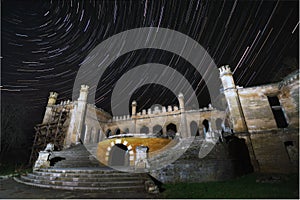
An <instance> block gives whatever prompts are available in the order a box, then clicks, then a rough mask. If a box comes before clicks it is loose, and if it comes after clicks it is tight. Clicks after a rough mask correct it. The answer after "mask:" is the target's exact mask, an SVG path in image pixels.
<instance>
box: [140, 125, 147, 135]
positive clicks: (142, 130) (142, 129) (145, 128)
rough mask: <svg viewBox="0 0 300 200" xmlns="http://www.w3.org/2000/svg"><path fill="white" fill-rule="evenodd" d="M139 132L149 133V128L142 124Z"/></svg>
mask: <svg viewBox="0 0 300 200" xmlns="http://www.w3.org/2000/svg"><path fill="white" fill-rule="evenodd" d="M140 133H146V134H148V133H149V128H148V127H147V126H143V127H142V128H141V130H140Z"/></svg>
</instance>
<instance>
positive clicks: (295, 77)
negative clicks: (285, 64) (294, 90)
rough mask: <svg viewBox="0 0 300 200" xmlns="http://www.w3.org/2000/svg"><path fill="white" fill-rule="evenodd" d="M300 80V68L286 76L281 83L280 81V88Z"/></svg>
mask: <svg viewBox="0 0 300 200" xmlns="http://www.w3.org/2000/svg"><path fill="white" fill-rule="evenodd" d="M296 80H299V70H297V71H296V72H294V73H292V74H290V75H289V76H287V77H285V78H284V79H283V80H282V81H281V82H280V83H279V89H280V88H282V87H283V86H286V85H289V84H291V83H293V82H294V81H296Z"/></svg>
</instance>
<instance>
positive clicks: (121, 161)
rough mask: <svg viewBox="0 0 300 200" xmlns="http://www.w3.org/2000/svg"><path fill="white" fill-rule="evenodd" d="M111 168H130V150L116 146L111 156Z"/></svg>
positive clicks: (121, 145)
mask: <svg viewBox="0 0 300 200" xmlns="http://www.w3.org/2000/svg"><path fill="white" fill-rule="evenodd" d="M109 165H110V166H128V165H129V155H128V149H127V147H126V146H125V145H123V144H115V145H114V146H113V147H112V148H111V151H110V156H109Z"/></svg>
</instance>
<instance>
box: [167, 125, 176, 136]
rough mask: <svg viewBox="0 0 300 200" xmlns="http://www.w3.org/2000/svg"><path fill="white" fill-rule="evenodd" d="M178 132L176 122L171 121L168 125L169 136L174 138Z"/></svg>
mask: <svg viewBox="0 0 300 200" xmlns="http://www.w3.org/2000/svg"><path fill="white" fill-rule="evenodd" d="M176 133H177V127H176V125H175V124H173V123H170V124H169V125H168V126H167V136H168V137H170V138H174V137H175V135H176Z"/></svg>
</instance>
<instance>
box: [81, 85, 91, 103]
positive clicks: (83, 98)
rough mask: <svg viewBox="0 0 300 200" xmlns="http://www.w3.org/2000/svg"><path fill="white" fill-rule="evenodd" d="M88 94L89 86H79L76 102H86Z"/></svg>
mask: <svg viewBox="0 0 300 200" xmlns="http://www.w3.org/2000/svg"><path fill="white" fill-rule="evenodd" d="M88 92H89V86H88V85H81V88H80V94H79V98H78V101H85V102H86V101H87V96H88Z"/></svg>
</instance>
